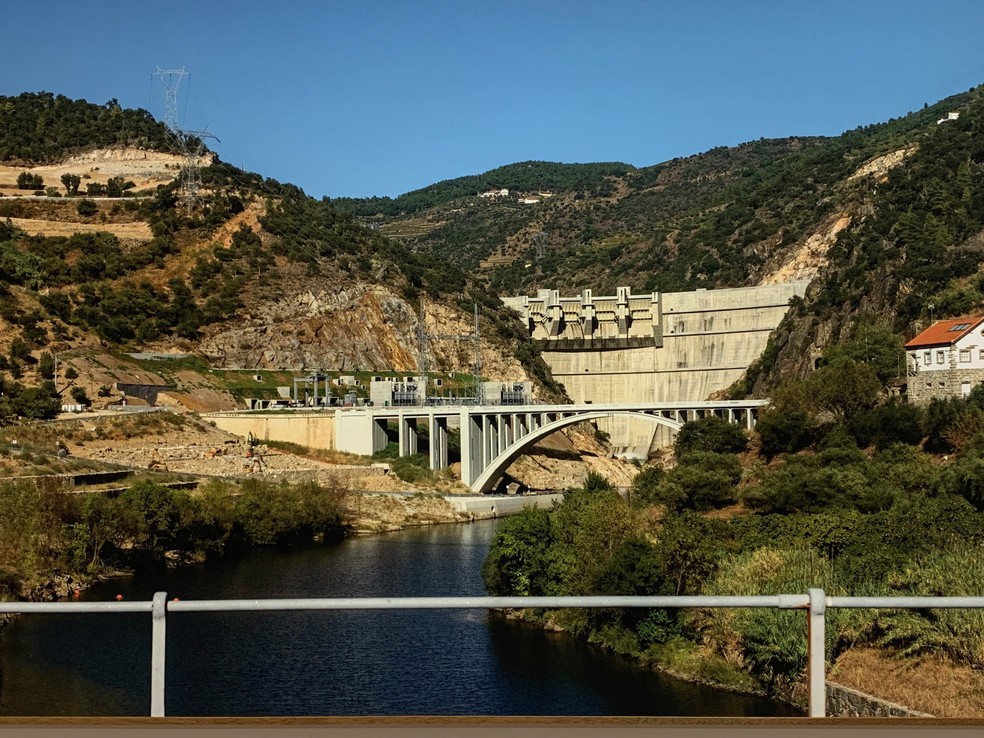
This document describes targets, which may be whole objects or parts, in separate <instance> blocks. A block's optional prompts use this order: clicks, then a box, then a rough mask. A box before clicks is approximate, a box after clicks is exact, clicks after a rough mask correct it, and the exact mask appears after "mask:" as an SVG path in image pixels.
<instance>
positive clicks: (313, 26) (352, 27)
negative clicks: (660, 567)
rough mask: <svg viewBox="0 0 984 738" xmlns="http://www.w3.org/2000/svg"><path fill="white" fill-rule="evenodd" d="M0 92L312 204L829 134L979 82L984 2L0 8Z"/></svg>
mask: <svg viewBox="0 0 984 738" xmlns="http://www.w3.org/2000/svg"><path fill="white" fill-rule="evenodd" d="M2 17H3V20H4V26H5V27H6V28H7V33H5V34H4V37H5V38H4V52H5V53H4V55H5V57H6V59H7V63H6V64H5V65H4V71H3V72H2V73H0V94H7V95H14V94H18V93H20V92H24V91H39V90H46V91H49V92H54V93H59V94H64V95H67V96H69V97H73V98H85V99H87V100H89V101H91V102H96V103H104V102H106V101H107V100H109V99H111V98H117V99H118V100H119V101H120V103H121V104H122V105H124V106H126V107H140V108H145V109H147V110H150V111H151V112H152V113H154V115H156V116H157V117H159V118H161V117H163V92H162V89H161V87H160V85H159V83H157V82H156V81H155V80H154V78H153V77H152V76H151V73H152V72H153V71H154V69H155V68H156V67H157V66H161V67H164V68H172V67H184V68H186V69H187V70H188V71H189V72H190V73H191V77H190V81H189V82H188V83H186V86H184V87H182V88H181V91H180V103H181V117H182V121H181V122H182V125H183V127H185V128H188V129H193V130H201V129H203V128H207V129H208V130H209V131H210V132H212V133H213V134H215V135H216V136H217V137H218V138H219V139H220V140H221V143H220V144H218V145H216V146H215V148H216V150H217V151H218V153H219V155H220V156H221V158H222V159H223V160H225V161H228V162H231V163H233V164H236V165H237V166H243V167H245V168H247V169H250V170H252V171H256V172H259V173H260V174H263V175H264V176H268V177H274V178H276V179H279V180H282V181H288V182H293V183H295V184H297V185H300V186H301V187H303V188H304V190H305V191H306V192H307V193H308V194H311V195H314V196H316V197H321V196H323V195H328V196H330V197H338V196H367V195H374V194H375V195H398V194H400V193H403V192H406V191H409V190H412V189H416V188H418V187H423V186H426V185H428V184H431V183H433V182H437V181H440V180H442V179H449V178H453V177H458V176H461V175H465V174H475V173H478V172H482V171H485V170H488V169H492V168H494V167H497V166H501V165H503V164H509V163H513V162H517V161H525V160H528V159H542V160H548V161H563V162H590V161H624V162H628V163H630V164H634V165H636V166H646V165H650V164H656V163H659V162H661V161H665V160H667V159H671V158H673V157H676V156H687V155H690V154H695V153H699V152H701V151H705V150H707V149H709V148H712V147H714V146H722V145H733V144H737V143H741V142H743V141H748V140H752V139H758V138H760V137H766V138H769V137H779V136H790V135H835V134H838V133H841V132H842V131H844V130H848V129H851V128H854V127H856V126H858V125H866V124H869V123H875V122H880V121H883V120H887V119H889V118H893V117H898V116H901V115H904V114H905V113H907V112H908V111H910V110H915V109H917V108H920V107H922V105H923V103H925V102H928V103H933V102H936V101H937V100H939V99H941V98H943V97H946V96H948V95H951V94H955V93H957V92H963V91H965V90H967V89H969V88H970V87H973V86H976V85H978V84H981V83H984V44H982V43H981V42H980V39H979V35H980V32H981V29H982V28H984V3H981V2H976V0H964V1H963V2H957V1H953V0H950V1H948V0H935V1H934V2H932V3H928V2H925V0H923V1H921V2H912V1H910V0H892V1H891V2H888V1H885V2H882V1H877V2H876V1H874V0H872V1H871V2H865V1H864V0H853V2H851V1H841V0H825V1H824V2H822V3H821V2H812V3H807V2H799V1H798V0H787V1H786V2H756V1H755V0H745V1H744V2H739V1H738V0H735V1H734V2H726V1H724V0H721V1H718V2H712V1H710V0H704V1H702V0H691V1H690V2H685V1H683V0H666V1H664V2H655V1H653V2H643V1H641V0H608V1H607V2H601V1H600V0H599V1H597V2H586V1H581V0H525V1H518V0H516V1H514V0H499V1H498V2H487V1H486V2H478V1H472V0H458V1H457V2H454V1H452V0H416V1H414V0H403V1H402V2H400V1H397V0H378V1H376V2H372V1H371V0H366V1H360V0H344V1H343V0H324V1H323V2H315V1H307V2H285V3H280V4H274V3H271V2H250V1H248V0H239V1H238V2H233V1H232V0H211V1H209V0H197V1H186V0H172V1H171V2H169V3H148V2H141V1H140V0H128V1H127V2H117V1H116V0H112V1H110V0H87V1H86V2H79V1H77V0H73V1H72V2H65V1H64V0H50V1H49V2H47V3H39V2H19V3H10V4H9V5H7V6H5V7H4V10H3V14H2Z"/></svg>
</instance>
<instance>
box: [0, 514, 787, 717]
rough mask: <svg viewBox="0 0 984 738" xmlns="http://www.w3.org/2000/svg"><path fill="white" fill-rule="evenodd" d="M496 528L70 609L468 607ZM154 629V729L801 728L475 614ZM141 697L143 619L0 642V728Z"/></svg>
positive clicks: (237, 570) (399, 537)
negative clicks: (283, 719) (176, 604)
mask: <svg viewBox="0 0 984 738" xmlns="http://www.w3.org/2000/svg"><path fill="white" fill-rule="evenodd" d="M495 526H496V521H494V520H491V521H483V522H476V523H471V524H460V525H440V526H430V527H424V528H412V529H408V530H404V531H401V532H398V533H390V534H386V535H377V536H371V537H358V538H351V539H346V540H344V541H342V542H340V543H337V544H332V545H327V546H320V547H312V548H305V549H300V550H257V551H251V552H248V553H246V554H244V555H242V556H237V557H235V558H229V559H226V560H223V561H221V562H218V563H216V564H210V565H208V566H202V567H195V568H189V569H182V570H179V571H170V572H166V573H159V574H156V575H154V576H136V577H130V578H126V579H117V580H113V581H110V582H104V583H101V584H99V585H96V586H94V587H93V588H91V589H90V590H88V591H87V592H86V593H85V595H84V597H85V598H86V599H93V600H109V599H113V598H114V597H115V596H116V595H117V594H122V595H123V596H124V597H125V598H127V599H142V600H149V599H150V598H151V596H152V594H153V593H154V592H155V591H158V590H164V591H167V593H168V597H169V598H170V597H180V598H182V599H238V598H268V597H311V596H324V597H359V596H377V597H378V596H410V595H416V596H439V595H460V596H464V595H481V594H484V592H483V589H482V583H481V577H480V570H481V566H482V562H483V560H484V559H485V555H486V552H487V550H488V546H489V542H490V540H491V538H492V535H493V533H494V531H495ZM167 627H168V651H167V698H166V706H167V714H168V715H237V716H260V715H282V716H296V715H401V714H402V715H426V714H432V715H703V716H774V715H793V714H799V713H795V712H794V711H792V710H790V709H788V708H786V707H784V706H782V705H777V704H775V703H772V702H770V701H768V700H764V699H759V698H754V697H747V696H743V695H735V694H731V693H727V692H722V691H719V690H715V689H711V688H709V687H704V686H698V685H693V684H688V683H685V682H681V681H678V680H675V679H671V678H668V677H665V676H662V675H659V674H655V673H652V672H649V671H646V670H644V669H641V668H639V667H637V666H635V665H634V664H632V663H631V662H629V661H627V660H624V659H622V658H619V657H615V656H612V655H611V654H609V653H606V652H604V651H602V650H601V649H599V648H597V647H593V646H590V645H588V644H585V643H581V642H578V641H575V640H574V639H572V638H570V637H568V636H565V635H563V634H557V633H550V632H546V631H543V630H542V629H540V628H536V627H532V626H529V625H524V624H522V623H516V622H512V621H508V620H505V619H504V618H502V617H501V616H499V615H496V614H494V613H488V612H486V611H472V610H463V611H443V612H440V611H386V612H358V611H348V612H288V613H283V612H279V613H276V612H269V613H172V614H171V615H170V616H169V618H168V626H167ZM149 690H150V617H149V615H146V614H142V615H141V614H137V615H129V614H127V615H120V614H108V615H107V614H99V615H76V616H61V615H34V614H32V615H27V616H23V617H21V618H19V619H18V620H17V621H15V622H14V623H12V624H10V625H9V626H7V627H6V628H4V629H3V632H2V634H0V714H2V715H21V716H23V715H147V714H149V709H150V698H149Z"/></svg>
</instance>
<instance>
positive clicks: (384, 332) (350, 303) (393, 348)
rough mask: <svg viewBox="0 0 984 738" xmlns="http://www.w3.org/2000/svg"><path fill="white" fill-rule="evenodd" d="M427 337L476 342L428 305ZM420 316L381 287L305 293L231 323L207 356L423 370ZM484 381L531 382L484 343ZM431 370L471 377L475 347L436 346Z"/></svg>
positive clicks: (233, 363) (214, 336) (227, 362)
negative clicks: (419, 358)
mask: <svg viewBox="0 0 984 738" xmlns="http://www.w3.org/2000/svg"><path fill="white" fill-rule="evenodd" d="M425 321H426V331H427V332H428V333H431V334H439V335H442V336H451V335H468V334H471V333H472V326H471V325H469V324H468V322H467V319H466V316H464V315H463V314H461V313H457V312H456V311H454V310H452V309H450V308H447V307H444V306H440V305H435V304H430V303H428V304H427V305H426V318H425ZM418 322H419V317H418V315H417V313H416V311H415V310H414V309H413V307H412V306H411V305H410V304H409V303H407V302H406V300H404V299H403V298H401V297H398V296H397V295H395V294H393V293H392V292H391V291H389V290H388V289H387V288H385V287H383V286H380V285H371V284H366V283H349V284H347V285H346V286H345V287H343V288H340V289H332V288H331V287H330V286H324V287H313V286H308V287H307V288H306V289H305V288H301V289H299V290H298V291H297V292H295V293H293V294H289V295H285V296H283V297H282V298H280V299H277V300H269V301H264V302H262V303H260V304H258V305H257V306H256V307H255V308H254V310H253V311H252V313H250V314H247V315H245V316H244V317H243V320H242V321H241V322H240V323H239V324H238V325H229V324H226V325H224V326H222V327H220V328H218V329H217V330H215V331H214V332H212V333H211V334H210V335H208V336H207V337H206V338H205V339H203V340H202V342H201V344H200V345H199V350H200V351H201V352H202V353H203V354H204V355H205V356H206V357H207V358H208V359H209V361H211V362H212V363H213V364H214V365H216V366H220V367H225V368H230V369H293V370H307V369H336V370H345V371H359V370H362V371H369V370H396V371H413V370H414V369H416V368H417V351H416V346H417V337H416V334H417V326H418ZM482 348H483V374H484V376H486V377H488V378H490V379H516V380H519V379H525V378H526V374H525V372H524V371H523V369H522V367H521V366H520V365H519V362H518V361H516V360H515V358H513V357H512V356H508V357H507V356H505V355H504V352H503V351H500V350H498V349H497V347H495V346H494V345H491V344H490V343H489V342H488V341H483V344H482ZM429 356H430V365H431V369H439V370H442V371H470V367H471V364H472V361H473V344H472V342H471V341H468V340H455V339H453V338H438V339H434V340H432V341H429Z"/></svg>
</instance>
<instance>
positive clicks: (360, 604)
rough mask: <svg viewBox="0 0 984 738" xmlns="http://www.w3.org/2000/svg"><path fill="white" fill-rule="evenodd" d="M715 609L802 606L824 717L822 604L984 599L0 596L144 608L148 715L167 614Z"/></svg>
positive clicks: (160, 692)
mask: <svg viewBox="0 0 984 738" xmlns="http://www.w3.org/2000/svg"><path fill="white" fill-rule="evenodd" d="M611 607H619V608H630V607H642V608H690V607H693V608H721V607H743V608H744V607H768V608H775V609H780V610H802V611H803V612H804V614H805V621H806V624H807V633H806V638H807V680H808V685H809V689H808V704H809V716H810V717H825V716H826V684H825V677H826V654H825V651H824V630H825V627H826V626H825V614H826V611H827V609H829V608H857V609H920V610H923V609H984V597H828V596H827V595H826V593H825V592H824V591H823V590H822V589H811V590H809V592H808V593H807V594H780V595H761V596H710V595H699V596H689V597H688V596H666V597H392V598H390V597H375V598H373V597H355V598H290V599H266V600H180V601H179V600H177V599H174V600H171V601H168V599H167V593H165V592H157V593H156V594H154V597H153V599H152V600H150V601H122V602H0V613H12V614H30V613H56V614H60V615H68V614H73V613H134V612H144V613H149V614H150V616H151V619H152V623H153V626H152V629H151V639H152V644H151V646H152V647H151V674H150V715H151V717H163V716H164V715H165V707H164V695H165V681H166V680H165V662H164V654H165V646H166V643H167V617H168V614H169V613H182V612H184V613H195V612H261V611H262V612H266V611H290V610H308V611H310V610H477V609H498V608H544V609H562V608H611Z"/></svg>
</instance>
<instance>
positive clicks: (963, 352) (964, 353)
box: [960, 349, 970, 364]
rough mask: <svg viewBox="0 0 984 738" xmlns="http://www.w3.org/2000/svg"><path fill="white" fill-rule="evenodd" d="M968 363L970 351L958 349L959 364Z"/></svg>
mask: <svg viewBox="0 0 984 738" xmlns="http://www.w3.org/2000/svg"><path fill="white" fill-rule="evenodd" d="M969 361H970V349H960V363H961V364H966V363H967V362H969Z"/></svg>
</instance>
